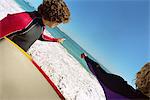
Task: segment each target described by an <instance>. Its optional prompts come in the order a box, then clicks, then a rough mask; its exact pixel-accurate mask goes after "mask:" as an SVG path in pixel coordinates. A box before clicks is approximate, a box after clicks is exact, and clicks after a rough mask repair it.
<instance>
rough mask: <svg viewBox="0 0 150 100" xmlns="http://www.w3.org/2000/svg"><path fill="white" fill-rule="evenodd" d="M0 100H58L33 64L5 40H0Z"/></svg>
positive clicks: (54, 92)
mask: <svg viewBox="0 0 150 100" xmlns="http://www.w3.org/2000/svg"><path fill="white" fill-rule="evenodd" d="M0 100H60V97H59V96H58V94H57V93H56V91H55V90H54V89H53V87H52V86H51V85H50V84H49V83H48V82H47V80H46V79H45V77H43V75H42V74H41V73H40V72H39V70H38V69H37V68H36V67H35V66H34V64H33V63H32V62H31V61H30V60H29V59H28V58H27V57H26V56H25V55H24V54H23V53H22V52H21V51H20V50H18V49H17V48H16V47H15V46H14V45H13V44H12V43H10V42H9V41H8V40H7V39H3V40H0Z"/></svg>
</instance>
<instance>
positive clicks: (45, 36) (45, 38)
mask: <svg viewBox="0 0 150 100" xmlns="http://www.w3.org/2000/svg"><path fill="white" fill-rule="evenodd" d="M42 39H44V40H45V41H51V42H57V41H58V39H57V38H52V37H50V36H47V35H45V34H42Z"/></svg>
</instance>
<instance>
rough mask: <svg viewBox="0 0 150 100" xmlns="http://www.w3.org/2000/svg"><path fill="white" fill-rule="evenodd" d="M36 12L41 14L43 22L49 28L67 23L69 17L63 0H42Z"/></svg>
mask: <svg viewBox="0 0 150 100" xmlns="http://www.w3.org/2000/svg"><path fill="white" fill-rule="evenodd" d="M38 13H39V14H40V15H41V16H42V20H43V23H44V24H45V25H48V26H49V27H51V28H53V27H55V26H57V25H58V24H61V23H67V22H68V21H69V19H70V12H69V9H68V7H67V5H66V3H65V2H64V1H63V0H43V3H42V4H41V5H40V6H39V7H38Z"/></svg>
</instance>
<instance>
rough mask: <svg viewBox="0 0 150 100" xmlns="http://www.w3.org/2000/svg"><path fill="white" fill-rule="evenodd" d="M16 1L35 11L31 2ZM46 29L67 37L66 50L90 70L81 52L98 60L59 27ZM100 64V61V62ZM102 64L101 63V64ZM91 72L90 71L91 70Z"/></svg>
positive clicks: (28, 9)
mask: <svg viewBox="0 0 150 100" xmlns="http://www.w3.org/2000/svg"><path fill="white" fill-rule="evenodd" d="M15 2H16V3H18V4H19V5H20V6H21V7H22V9H24V10H25V11H34V10H35V8H34V7H33V6H32V5H30V4H29V2H26V1H24V0H15ZM46 29H47V30H48V31H49V32H50V33H51V35H52V36H53V37H56V38H65V41H64V43H63V44H62V46H63V47H65V48H66V50H67V51H68V52H69V53H70V54H71V55H72V56H74V57H75V59H77V60H78V61H79V63H80V64H81V65H82V66H83V67H84V68H85V69H86V70H87V71H89V68H88V66H87V64H86V62H85V61H84V60H83V59H81V57H80V54H81V53H83V52H84V53H86V54H87V55H88V56H89V57H90V58H92V59H93V60H94V61H96V62H97V60H96V59H95V58H94V57H92V56H91V55H90V54H89V53H88V52H87V51H86V50H84V49H83V48H82V47H81V46H80V45H79V44H77V43H76V42H75V41H74V40H72V39H71V38H70V37H69V36H68V35H67V33H64V32H63V31H61V29H59V27H55V28H49V27H46ZM99 64H100V63H99ZM100 65H101V64H100ZM101 66H102V67H103V68H104V69H105V70H106V71H107V72H109V71H108V70H107V69H106V68H105V67H104V66H103V65H101ZM89 72H90V71H89Z"/></svg>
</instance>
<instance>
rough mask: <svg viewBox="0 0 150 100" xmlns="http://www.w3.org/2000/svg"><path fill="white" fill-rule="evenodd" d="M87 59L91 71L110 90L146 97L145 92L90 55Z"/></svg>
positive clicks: (132, 96)
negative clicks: (105, 67) (107, 70)
mask: <svg viewBox="0 0 150 100" xmlns="http://www.w3.org/2000/svg"><path fill="white" fill-rule="evenodd" d="M85 61H86V63H87V65H88V67H89V69H90V70H91V72H92V73H93V74H94V75H95V76H96V78H97V80H98V81H99V82H100V83H103V84H104V85H105V86H106V87H107V88H109V89H110V90H112V91H114V92H116V93H119V94H122V95H124V96H127V97H129V98H145V96H144V95H143V94H141V93H140V92H139V91H137V90H135V89H134V88H133V87H132V86H130V85H128V84H127V81H125V80H124V79H123V78H122V77H120V76H118V75H115V74H111V73H107V72H106V71H105V70H104V69H103V68H102V66H100V65H99V64H98V63H97V62H95V61H93V60H92V59H90V58H88V57H85Z"/></svg>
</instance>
